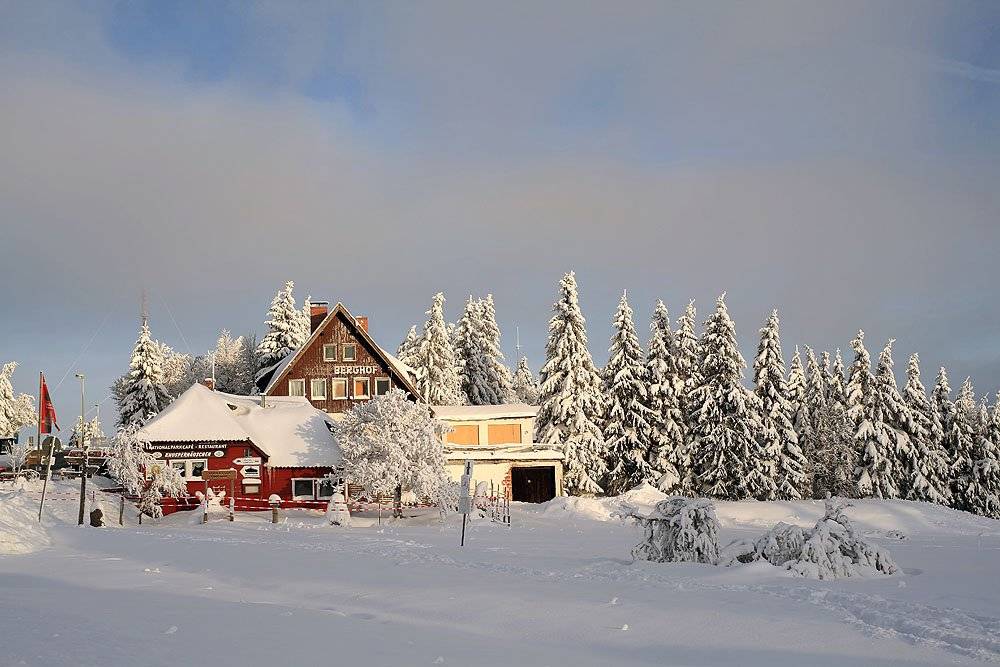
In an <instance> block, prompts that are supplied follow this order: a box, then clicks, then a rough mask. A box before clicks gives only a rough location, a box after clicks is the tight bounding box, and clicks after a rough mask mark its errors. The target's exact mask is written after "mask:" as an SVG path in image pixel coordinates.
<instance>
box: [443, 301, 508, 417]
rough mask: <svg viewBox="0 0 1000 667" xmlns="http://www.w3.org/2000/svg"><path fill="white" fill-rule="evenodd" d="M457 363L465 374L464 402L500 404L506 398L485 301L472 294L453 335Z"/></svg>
mask: <svg viewBox="0 0 1000 667" xmlns="http://www.w3.org/2000/svg"><path fill="white" fill-rule="evenodd" d="M453 344H454V348H455V363H456V365H457V367H458V371H459V376H460V378H461V386H462V394H463V397H464V399H465V400H464V402H467V403H468V404H469V405H498V404H500V403H502V402H503V397H502V396H501V393H500V392H501V389H500V379H499V378H498V377H497V369H496V365H495V364H494V361H493V359H492V358H491V357H490V353H489V350H488V348H489V342H488V341H487V331H486V321H485V313H484V302H483V301H482V300H478V301H477V300H475V299H473V298H472V297H471V296H470V297H469V300H468V301H467V302H466V303H465V310H464V311H463V312H462V317H461V318H460V319H459V321H458V325H457V326H456V328H455V333H454V336H453Z"/></svg>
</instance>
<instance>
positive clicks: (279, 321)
mask: <svg viewBox="0 0 1000 667" xmlns="http://www.w3.org/2000/svg"><path fill="white" fill-rule="evenodd" d="M294 289H295V283H294V282H293V281H291V280H289V281H288V282H287V283H285V286H284V287H283V288H282V289H280V290H278V293H277V294H275V295H274V299H272V300H271V307H270V308H269V309H268V311H267V319H266V320H265V321H264V324H265V325H266V326H267V333H266V334H264V337H263V338H262V339H261V340H260V344H259V345H258V346H257V362H258V364H259V365H260V370H264V369H268V368H271V367H272V366H274V365H275V364H277V363H278V362H279V361H281V360H282V359H284V358H285V357H287V356H288V355H289V354H291V353H292V352H294V351H295V350H297V349H299V347H300V346H301V345H302V344H303V343H304V342H305V341H306V338H307V337H308V335H309V334H308V332H307V331H305V336H303V333H304V330H303V327H302V318H303V314H302V312H301V311H299V309H298V308H296V306H295V295H294V293H293V291H294Z"/></svg>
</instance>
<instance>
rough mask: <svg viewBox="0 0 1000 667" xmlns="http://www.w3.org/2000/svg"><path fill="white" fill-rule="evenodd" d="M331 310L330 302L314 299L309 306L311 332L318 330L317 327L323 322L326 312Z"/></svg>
mask: <svg viewBox="0 0 1000 667" xmlns="http://www.w3.org/2000/svg"><path fill="white" fill-rule="evenodd" d="M329 311H330V302H328V301H313V302H312V303H311V304H310V306H309V333H313V332H315V331H316V327H318V326H319V325H320V324H322V323H323V320H325V319H326V314H327V313H328V312H329Z"/></svg>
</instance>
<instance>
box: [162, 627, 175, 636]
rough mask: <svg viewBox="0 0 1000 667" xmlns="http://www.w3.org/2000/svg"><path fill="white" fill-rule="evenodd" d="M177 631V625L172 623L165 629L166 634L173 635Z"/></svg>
mask: <svg viewBox="0 0 1000 667" xmlns="http://www.w3.org/2000/svg"><path fill="white" fill-rule="evenodd" d="M175 632H177V626H176V625H171V626H170V627H169V628H167V629H166V630H164V631H163V634H165V635H172V634H174V633H175Z"/></svg>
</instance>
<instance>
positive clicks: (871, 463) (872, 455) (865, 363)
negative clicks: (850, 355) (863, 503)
mask: <svg viewBox="0 0 1000 667" xmlns="http://www.w3.org/2000/svg"><path fill="white" fill-rule="evenodd" d="M864 341H865V332H864V331H858V335H857V336H856V337H855V338H854V340H852V341H851V349H852V350H854V362H853V363H852V364H851V374H850V378H849V379H848V381H847V411H848V415H849V416H850V417H851V420H852V421H853V422H854V427H855V439H856V441H857V452H858V467H857V469H856V470H855V478H856V480H857V486H858V493H859V494H860V495H861V496H862V497H871V496H874V497H876V498H896V497H897V496H898V495H899V492H898V489H897V488H896V486H895V484H894V478H895V476H894V474H893V470H892V457H891V454H890V451H889V449H890V447H892V445H893V443H892V442H890V436H889V434H888V433H887V432H886V431H887V427H886V425H885V423H884V422H883V421H882V411H881V410H880V409H879V406H878V403H877V400H878V396H877V391H878V390H877V389H876V387H875V376H874V375H872V372H871V356H870V355H869V354H868V349H867V348H866V347H865V344H864Z"/></svg>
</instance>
